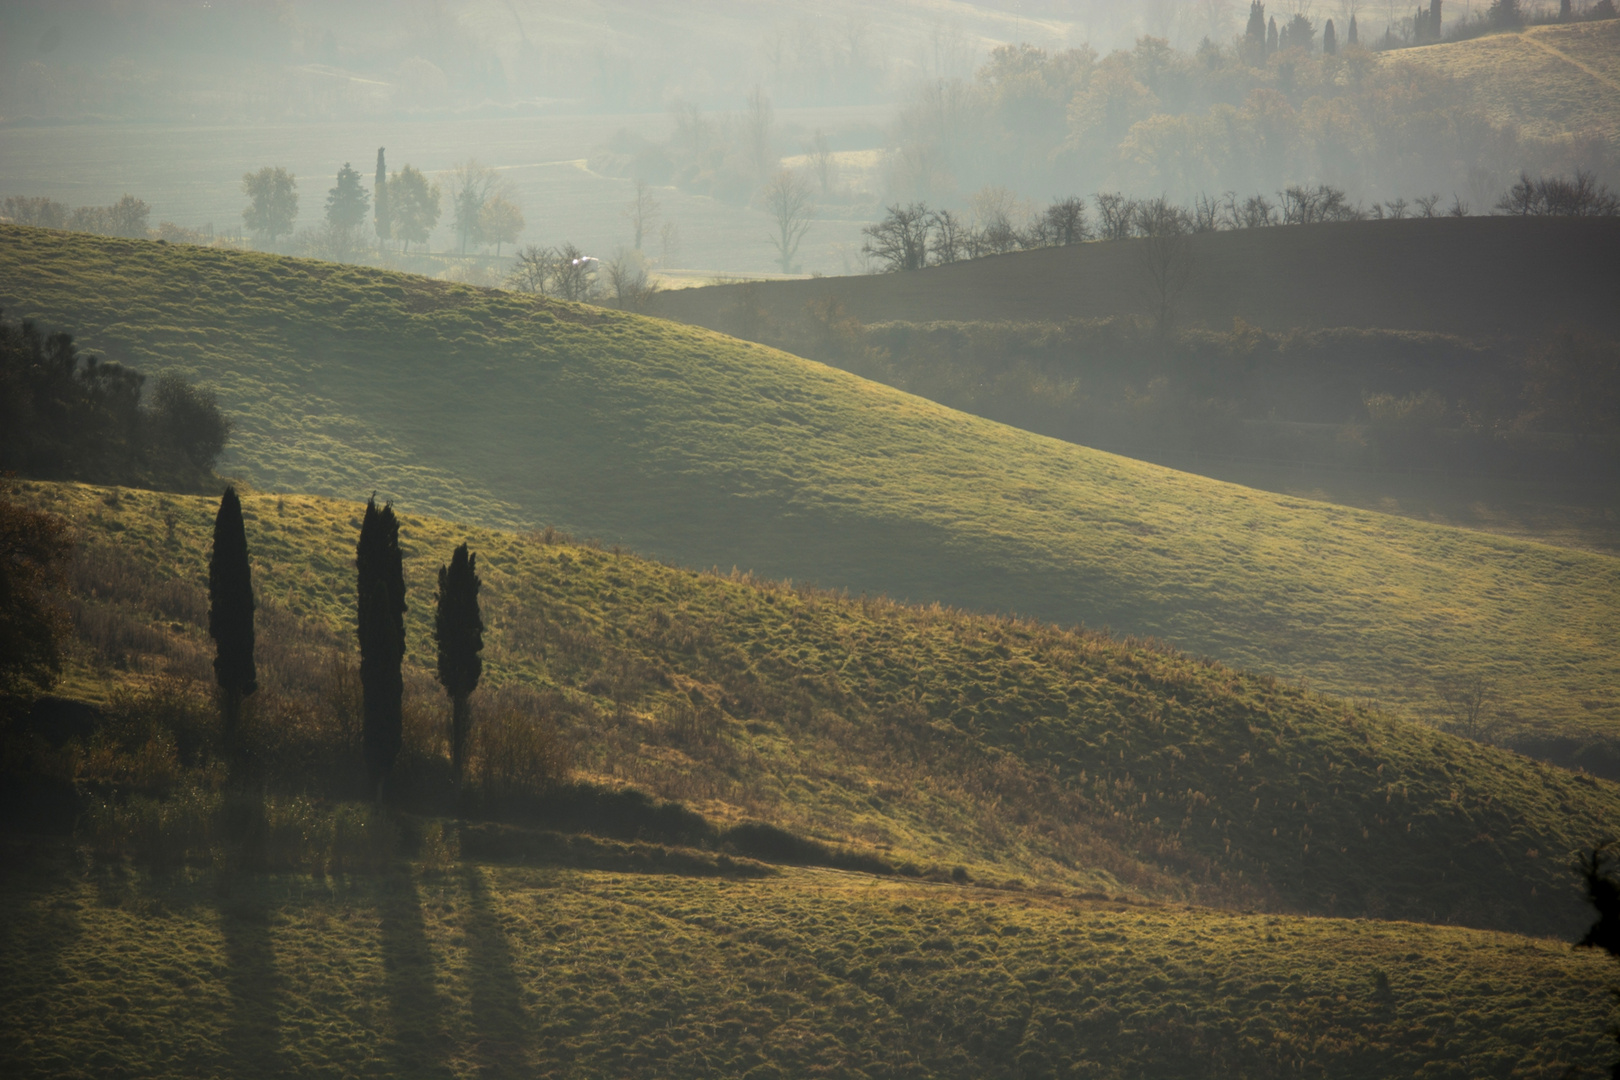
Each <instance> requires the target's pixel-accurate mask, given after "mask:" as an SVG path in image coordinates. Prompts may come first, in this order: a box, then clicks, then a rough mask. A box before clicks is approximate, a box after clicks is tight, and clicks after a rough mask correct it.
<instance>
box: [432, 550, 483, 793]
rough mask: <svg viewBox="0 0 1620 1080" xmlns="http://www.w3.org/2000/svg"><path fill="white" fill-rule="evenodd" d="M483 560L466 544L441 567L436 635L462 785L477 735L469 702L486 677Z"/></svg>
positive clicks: (452, 744)
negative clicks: (471, 743) (470, 742)
mask: <svg viewBox="0 0 1620 1080" xmlns="http://www.w3.org/2000/svg"><path fill="white" fill-rule="evenodd" d="M478 586H479V581H478V556H477V555H472V554H469V553H468V552H467V545H466V544H462V545H461V546H460V547H458V548H456V550H455V552H454V553H453V554H452V555H451V556H450V565H449V566H441V567H439V610H438V614H437V616H436V617H435V619H434V624H433V636H434V638H435V640H437V641H438V643H439V682H440V683H441V684H442V685H443V686H444V689H445V693H447V694H449V695H450V705H451V719H450V761H451V764H452V765H453V766H454V768H455V773H456V783H457V784H460V783H461V778H462V771H463V768H464V767H465V765H466V761H467V737H468V736H469V735H470V734H471V732H472V706H471V705H469V704H468V701H467V699H468V698H469V697H470V696H471V695H472V692H473V690H475V689H476V688H477V687H478V678H479V676H480V675H482V674H483V673H484V662H483V660H482V659H481V658H480V657H479V655H478V654H479V653H480V652H482V651H483V648H484V621H483V619H482V618H481V617H480V616H479V613H478Z"/></svg>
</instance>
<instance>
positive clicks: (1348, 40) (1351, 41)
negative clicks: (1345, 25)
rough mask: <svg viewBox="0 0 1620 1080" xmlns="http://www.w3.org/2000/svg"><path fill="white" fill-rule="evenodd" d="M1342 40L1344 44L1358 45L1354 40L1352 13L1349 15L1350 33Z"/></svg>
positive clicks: (1353, 13)
mask: <svg viewBox="0 0 1620 1080" xmlns="http://www.w3.org/2000/svg"><path fill="white" fill-rule="evenodd" d="M1344 40H1345V43H1346V44H1349V45H1356V44H1359V42H1358V40H1357V38H1356V14H1355V12H1353V11H1352V12H1351V13H1350V33H1349V34H1348V35H1347V36H1346V37H1345V39H1344Z"/></svg>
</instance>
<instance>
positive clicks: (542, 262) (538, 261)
mask: <svg viewBox="0 0 1620 1080" xmlns="http://www.w3.org/2000/svg"><path fill="white" fill-rule="evenodd" d="M556 262H557V254H556V252H554V251H552V250H551V249H550V248H543V247H540V246H538V245H536V244H530V245H529V246H527V247H525V248H524V249H523V250H522V251H519V252H518V253H517V258H516V260H515V261H514V263H513V266H512V272H511V273H510V274H508V275H507V276H506V283H507V285H508V287H510V288H513V289H516V290H517V291H518V292H530V293H538V294H540V295H541V296H545V295H547V294H549V292H550V291H551V278H552V275H553V273H555V268H556Z"/></svg>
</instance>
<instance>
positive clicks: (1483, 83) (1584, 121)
mask: <svg viewBox="0 0 1620 1080" xmlns="http://www.w3.org/2000/svg"><path fill="white" fill-rule="evenodd" d="M1381 55H1382V58H1383V61H1384V63H1386V64H1411V65H1414V66H1417V67H1423V68H1428V69H1430V70H1433V71H1437V72H1439V73H1440V74H1442V75H1446V76H1448V77H1450V78H1453V79H1456V80H1458V81H1460V82H1462V83H1464V84H1465V85H1466V86H1467V87H1468V92H1469V95H1470V98H1471V100H1472V102H1473V104H1474V105H1475V107H1476V108H1478V109H1479V110H1480V111H1481V112H1483V113H1484V114H1485V116H1487V117H1488V118H1489V119H1490V120H1492V121H1493V122H1495V123H1498V124H1513V125H1515V126H1516V127H1518V129H1519V130H1520V131H1521V132H1523V133H1524V134H1527V135H1534V136H1538V137H1540V138H1544V139H1556V138H1568V137H1575V138H1580V137H1583V136H1594V135H1595V136H1598V137H1601V138H1603V139H1605V140H1607V141H1608V142H1609V143H1610V144H1611V145H1613V144H1617V143H1620V19H1608V20H1605V21H1602V22H1591V23H1576V24H1573V25H1569V26H1537V27H1531V28H1529V29H1527V30H1525V31H1524V32H1522V33H1518V34H1492V35H1489V36H1487V37H1481V38H1474V39H1473V40H1471V41H1459V42H1453V43H1451V44H1447V45H1430V46H1428V47H1426V48H1422V49H1402V50H1400V51H1398V52H1390V53H1383V54H1381Z"/></svg>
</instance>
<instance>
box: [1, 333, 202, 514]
mask: <svg viewBox="0 0 1620 1080" xmlns="http://www.w3.org/2000/svg"><path fill="white" fill-rule="evenodd" d="M230 433H231V421H230V419H229V418H228V417H227V416H225V415H224V414H223V413H222V412H221V411H220V409H219V406H218V404H217V402H216V401H215V399H214V394H213V392H212V391H210V390H207V389H204V388H201V387H198V386H195V385H193V384H191V383H190V382H187V381H186V380H185V379H184V378H181V377H180V376H178V375H175V374H173V373H169V372H165V373H164V374H162V375H160V376H159V377H158V378H157V379H156V380H154V381H153V382H152V384H151V386H150V387H148V385H147V379H146V377H145V376H144V375H142V374H141V373H140V372H139V371H137V370H136V369H135V368H132V367H126V366H125V365H123V364H120V363H118V362H117V361H104V360H101V359H99V358H97V357H95V356H83V355H80V353H79V350H78V348H77V347H76V346H75V345H74V344H73V337H72V335H70V334H66V333H53V334H45V333H43V332H41V331H40V329H39V328H38V327H37V326H36V325H35V324H34V323H32V322H28V321H24V322H21V323H16V322H11V321H9V320H4V319H0V470H9V471H14V472H16V473H18V474H20V475H24V476H34V477H40V478H48V479H64V480H86V481H91V482H97V483H121V484H136V485H156V486H164V485H168V484H178V485H180V486H192V485H194V484H196V483H197V482H199V481H200V480H201V479H202V478H204V477H206V476H208V475H209V474H210V473H211V471H212V469H213V467H214V465H215V463H216V462H217V461H218V460H219V455H220V454H221V453H222V452H223V451H224V449H225V444H226V442H227V441H228V440H229V438H230Z"/></svg>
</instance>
